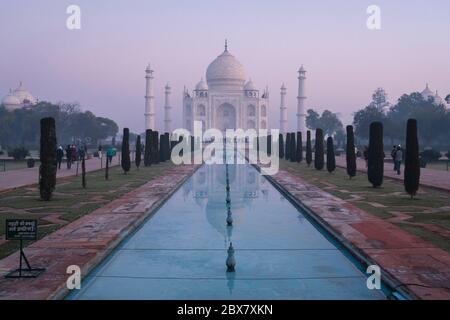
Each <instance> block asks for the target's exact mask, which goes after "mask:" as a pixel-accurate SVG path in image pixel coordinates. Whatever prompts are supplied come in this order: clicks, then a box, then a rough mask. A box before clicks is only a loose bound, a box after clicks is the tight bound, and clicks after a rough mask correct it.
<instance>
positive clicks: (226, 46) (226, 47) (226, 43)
mask: <svg viewBox="0 0 450 320" xmlns="http://www.w3.org/2000/svg"><path fill="white" fill-rule="evenodd" d="M225 51H228V40H227V39H225Z"/></svg>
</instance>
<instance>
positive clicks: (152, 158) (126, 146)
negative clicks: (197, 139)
mask: <svg viewBox="0 0 450 320" xmlns="http://www.w3.org/2000/svg"><path fill="white" fill-rule="evenodd" d="M40 128H41V132H40V134H41V136H40V150H39V154H40V163H41V164H40V167H39V193H40V197H41V199H42V200H45V201H49V200H50V199H51V198H52V194H53V191H54V190H55V186H56V172H57V162H56V148H57V139H56V127H55V119H54V118H53V117H46V118H42V119H41V121H40ZM176 143H177V142H172V143H171V141H170V137H169V133H164V134H161V136H159V134H158V131H152V130H147V131H146V141H145V153H144V165H145V166H150V165H151V164H157V163H159V162H164V161H167V160H169V159H170V154H171V150H172V148H173V146H174V145H175V144H176ZM141 158H142V143H141V137H140V135H138V136H137V138H136V153H135V159H134V161H135V164H136V167H137V169H138V170H139V166H140V164H141ZM120 164H121V167H122V169H123V172H124V173H125V174H127V173H128V172H129V171H130V169H131V157H130V130H129V129H128V128H124V129H123V139H122V154H121V163H120ZM81 168H82V179H81V181H82V186H83V188H86V162H85V158H84V157H83V159H82V160H81ZM105 179H106V180H108V179H109V161H106V168H105Z"/></svg>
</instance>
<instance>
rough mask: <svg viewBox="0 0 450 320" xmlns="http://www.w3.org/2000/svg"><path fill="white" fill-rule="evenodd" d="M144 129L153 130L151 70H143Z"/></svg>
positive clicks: (149, 68)
mask: <svg viewBox="0 0 450 320" xmlns="http://www.w3.org/2000/svg"><path fill="white" fill-rule="evenodd" d="M144 115H145V129H152V130H155V129H156V127H155V97H154V96H153V70H152V69H151V67H150V64H148V66H147V68H146V69H145V114H144Z"/></svg>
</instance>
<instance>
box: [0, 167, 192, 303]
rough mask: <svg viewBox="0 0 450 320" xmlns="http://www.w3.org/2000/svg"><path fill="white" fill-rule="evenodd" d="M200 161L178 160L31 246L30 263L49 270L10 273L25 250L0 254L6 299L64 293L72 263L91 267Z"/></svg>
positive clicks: (0, 294) (0, 289)
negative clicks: (22, 275)
mask: <svg viewBox="0 0 450 320" xmlns="http://www.w3.org/2000/svg"><path fill="white" fill-rule="evenodd" d="M196 168H197V167H196V166H193V165H191V166H188V165H184V166H175V167H174V168H173V169H171V170H170V171H169V172H168V173H167V174H165V175H163V176H159V177H157V178H154V179H152V180H150V181H149V182H147V183H146V184H144V185H143V186H141V187H139V188H137V189H135V190H133V191H131V192H129V193H127V194H126V195H124V196H122V197H120V198H118V199H116V200H114V201H112V202H110V203H108V204H107V205H105V206H103V207H102V208H99V209H97V210H95V211H93V212H92V213H90V214H87V215H85V216H83V217H81V218H80V219H78V220H76V221H74V222H72V223H70V224H68V225H66V226H64V227H62V228H61V229H59V230H57V231H55V232H54V233H52V234H50V235H48V236H46V237H44V238H43V239H41V240H39V241H37V242H35V243H33V244H31V245H30V246H28V247H27V248H25V253H26V255H27V257H28V259H29V261H30V264H31V265H32V266H33V267H36V268H46V271H45V272H44V273H43V274H42V275H41V276H39V277H38V278H36V279H5V278H4V277H3V275H4V274H6V273H7V272H8V271H10V270H12V269H15V268H17V267H18V261H19V255H18V253H15V254H12V255H10V256H9V257H6V258H5V259H2V260H0V299H62V298H64V296H65V295H66V294H67V293H68V289H67V288H66V280H67V278H68V276H69V275H68V274H66V270H67V267H68V266H70V265H78V266H79V267H80V268H81V272H82V275H86V274H88V273H89V271H91V270H92V269H93V268H94V267H95V266H96V265H97V264H98V263H99V262H100V261H101V260H102V259H103V258H105V257H106V256H107V255H108V254H109V253H110V252H111V250H113V249H114V248H115V247H116V246H117V245H118V244H119V243H120V241H122V240H123V239H124V238H125V237H126V236H127V235H128V234H130V232H132V231H133V230H135V229H136V227H138V226H139V225H140V224H141V223H142V221H143V220H144V219H145V218H147V217H148V216H149V215H151V214H152V213H153V212H154V210H155V209H156V208H158V206H159V205H160V204H161V203H162V202H164V200H165V199H167V198H168V197H170V195H171V194H172V193H173V192H174V191H175V190H176V189H177V187H178V186H179V185H181V184H182V183H183V182H184V181H185V179H187V178H188V177H189V176H190V175H191V174H192V173H193V172H194V171H195V169H196Z"/></svg>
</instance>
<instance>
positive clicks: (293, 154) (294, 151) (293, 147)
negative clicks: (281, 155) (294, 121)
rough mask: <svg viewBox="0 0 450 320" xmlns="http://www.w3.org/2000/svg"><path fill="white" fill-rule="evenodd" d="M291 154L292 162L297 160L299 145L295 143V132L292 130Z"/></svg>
mask: <svg viewBox="0 0 450 320" xmlns="http://www.w3.org/2000/svg"><path fill="white" fill-rule="evenodd" d="M290 149H291V155H290V157H289V158H290V160H291V162H297V146H296V143H295V132H291V148H290Z"/></svg>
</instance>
